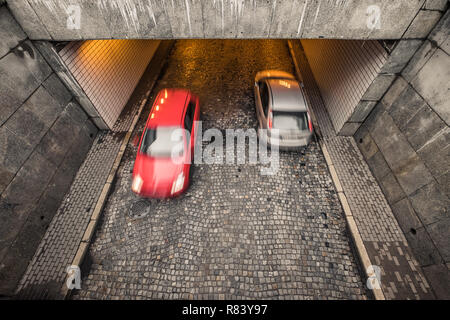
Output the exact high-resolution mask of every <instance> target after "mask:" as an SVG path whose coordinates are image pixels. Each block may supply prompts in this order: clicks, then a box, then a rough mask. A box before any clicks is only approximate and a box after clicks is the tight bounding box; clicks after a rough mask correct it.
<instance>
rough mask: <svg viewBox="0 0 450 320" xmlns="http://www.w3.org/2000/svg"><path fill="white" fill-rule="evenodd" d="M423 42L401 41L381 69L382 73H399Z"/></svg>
mask: <svg viewBox="0 0 450 320" xmlns="http://www.w3.org/2000/svg"><path fill="white" fill-rule="evenodd" d="M422 42H423V41H422V40H415V39H414V40H407V39H405V40H399V41H398V43H397V45H396V46H395V48H394V50H393V51H392V52H391V54H390V55H389V57H388V59H387V61H386V63H385V64H384V65H383V67H382V68H381V70H380V72H381V73H399V72H400V71H402V69H403V68H404V67H405V65H406V64H407V63H408V61H409V60H410V59H411V58H412V56H413V55H414V54H415V52H416V50H417V49H418V48H419V46H420V45H421V44H422Z"/></svg>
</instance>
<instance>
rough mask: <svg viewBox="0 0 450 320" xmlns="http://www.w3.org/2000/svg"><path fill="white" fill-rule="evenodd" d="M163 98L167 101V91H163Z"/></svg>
mask: <svg viewBox="0 0 450 320" xmlns="http://www.w3.org/2000/svg"><path fill="white" fill-rule="evenodd" d="M164 98H166V99H167V90H164Z"/></svg>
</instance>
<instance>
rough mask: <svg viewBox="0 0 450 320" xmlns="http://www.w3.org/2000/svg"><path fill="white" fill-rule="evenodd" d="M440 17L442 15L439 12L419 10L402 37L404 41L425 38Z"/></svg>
mask: <svg viewBox="0 0 450 320" xmlns="http://www.w3.org/2000/svg"><path fill="white" fill-rule="evenodd" d="M441 16H442V13H441V12H439V11H431V10H420V11H419V13H418V14H417V16H416V17H415V18H414V20H413V21H412V23H411V24H410V25H409V27H408V29H407V30H406V32H405V34H404V35H403V37H404V38H406V39H411V38H415V39H420V38H426V37H427V35H428V34H429V33H430V31H431V30H432V29H433V27H434V26H435V25H436V23H437V22H438V21H439V19H440V18H441Z"/></svg>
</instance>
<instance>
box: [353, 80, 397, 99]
mask: <svg viewBox="0 0 450 320" xmlns="http://www.w3.org/2000/svg"><path fill="white" fill-rule="evenodd" d="M395 77H396V76H395V75H393V74H379V75H378V76H377V77H376V78H375V80H373V82H372V84H371V85H370V86H369V88H368V89H367V90H366V92H365V93H364V95H363V96H362V98H361V100H371V101H379V100H380V99H381V98H382V97H383V95H384V94H385V93H386V91H387V90H388V88H389V87H390V85H391V84H392V82H393V81H394V80H395Z"/></svg>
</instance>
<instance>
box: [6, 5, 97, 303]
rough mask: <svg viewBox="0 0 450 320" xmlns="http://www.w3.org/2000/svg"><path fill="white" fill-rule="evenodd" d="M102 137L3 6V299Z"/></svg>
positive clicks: (21, 271)
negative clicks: (88, 155)
mask: <svg viewBox="0 0 450 320" xmlns="http://www.w3.org/2000/svg"><path fill="white" fill-rule="evenodd" d="M96 134H97V127H96V126H95V125H94V124H93V123H92V122H91V121H90V120H89V119H88V117H87V115H86V113H85V112H84V111H83V109H82V108H81V107H80V105H79V104H78V103H77V102H76V100H75V99H74V97H73V96H72V94H71V93H70V92H69V90H68V89H67V88H66V87H65V86H64V84H63V83H62V82H61V80H60V79H59V77H58V76H57V74H56V73H55V72H54V71H53V69H52V68H51V67H50V66H49V64H48V63H47V61H46V60H45V59H44V57H43V56H42V54H41V53H40V52H39V50H38V49H37V48H36V46H35V45H34V44H33V43H32V42H31V41H30V40H29V39H28V38H27V35H26V34H25V33H24V32H23V30H22V29H21V27H20V26H19V25H18V24H17V22H16V21H15V19H14V18H13V16H12V15H11V13H10V12H9V10H8V9H7V7H6V6H4V5H3V6H1V5H0V295H10V294H12V291H13V290H14V287H15V284H16V283H17V281H18V280H20V277H21V275H22V273H23V272H24V271H25V269H26V267H27V264H28V262H29V260H30V259H31V258H32V256H33V254H34V252H35V250H36V247H37V245H38V244H39V242H40V240H41V238H42V236H43V235H44V232H45V230H46V228H47V226H48V224H49V223H50V221H51V220H52V217H53V215H54V214H55V213H56V210H57V208H58V207H59V205H60V203H61V200H62V199H63V197H64V195H65V193H66V192H67V191H68V189H69V187H70V184H71V182H72V180H73V178H74V177H75V175H76V173H77V171H78V168H79V166H80V165H81V163H82V162H83V160H84V158H85V156H86V154H87V152H88V151H89V148H90V146H91V144H92V141H93V140H94V138H95V136H96Z"/></svg>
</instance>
